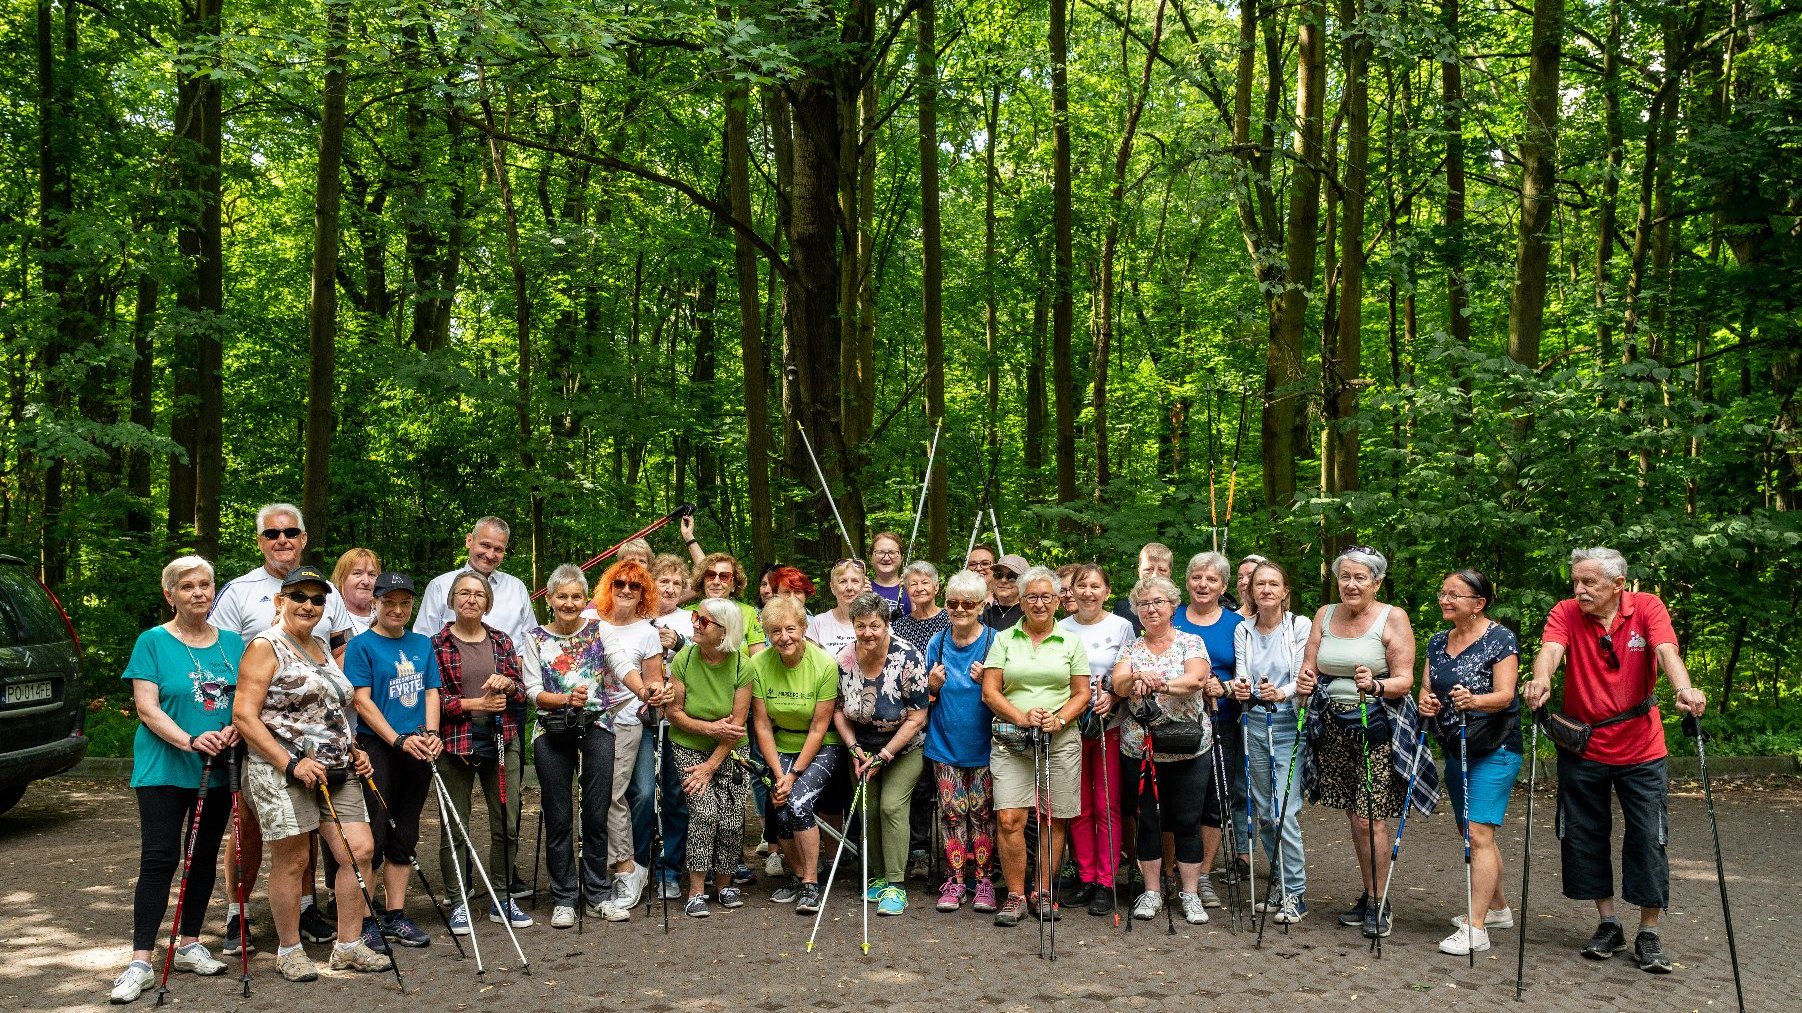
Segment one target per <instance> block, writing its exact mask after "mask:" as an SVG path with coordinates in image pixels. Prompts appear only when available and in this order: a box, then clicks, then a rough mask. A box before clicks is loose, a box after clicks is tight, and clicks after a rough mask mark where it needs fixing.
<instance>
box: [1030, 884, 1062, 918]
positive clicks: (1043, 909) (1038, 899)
mask: <svg viewBox="0 0 1802 1013" xmlns="http://www.w3.org/2000/svg"><path fill="white" fill-rule="evenodd" d="M1030 900H1031V902H1032V904H1034V905H1037V906H1036V907H1032V910H1031V914H1032V916H1033V917H1034V918H1038V917H1040V916H1043V917H1045V918H1046V919H1048V920H1050V921H1054V922H1056V921H1063V918H1064V912H1063V909H1061V908H1059V907H1058V906H1057V904H1055V903H1053V901H1052V899H1051V897H1050V896H1049V895H1047V894H1041V893H1040V892H1039V891H1037V890H1034V891H1033V892H1032V897H1031V898H1030Z"/></svg>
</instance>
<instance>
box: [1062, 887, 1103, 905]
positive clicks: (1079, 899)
mask: <svg viewBox="0 0 1802 1013" xmlns="http://www.w3.org/2000/svg"><path fill="white" fill-rule="evenodd" d="M1096 889H1097V887H1096V886H1095V884H1094V883H1084V882H1081V881H1078V882H1076V883H1073V884H1071V885H1070V886H1069V887H1067V888H1066V889H1065V890H1064V900H1063V904H1064V906H1065V907H1087V906H1088V904H1089V901H1092V900H1094V899H1095V891H1096Z"/></svg>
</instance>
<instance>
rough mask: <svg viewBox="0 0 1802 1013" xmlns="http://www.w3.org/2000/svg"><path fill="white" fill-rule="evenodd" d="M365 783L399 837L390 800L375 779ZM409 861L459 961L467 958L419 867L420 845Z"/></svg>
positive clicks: (367, 779) (447, 916) (368, 779)
mask: <svg viewBox="0 0 1802 1013" xmlns="http://www.w3.org/2000/svg"><path fill="white" fill-rule="evenodd" d="M363 783H364V784H365V785H366V786H368V788H369V792H370V794H372V795H374V796H375V804H376V805H379V806H381V807H382V818H383V819H385V820H387V821H388V833H389V834H391V835H394V836H399V835H400V828H399V827H398V826H395V824H394V813H393V811H392V810H390V809H389V808H388V800H387V799H385V798H383V797H382V789H380V788H378V787H376V784H375V778H374V777H365V778H363ZM407 861H408V862H411V863H412V865H413V871H414V872H417V873H419V885H420V886H422V887H425V895H426V896H427V897H430V898H431V900H432V910H434V911H436V912H438V917H439V918H442V919H443V920H444V931H445V934H446V935H449V936H450V937H451V942H452V943H455V944H456V947H457V959H458V960H462V959H463V958H464V957H465V956H466V954H464V952H463V941H462V940H461V939H458V938H457V934H456V933H455V932H452V931H451V924H450V915H447V914H445V913H444V905H442V904H440V903H438V895H437V894H435V893H433V892H432V883H431V880H428V879H426V878H425V870H424V869H422V868H420V866H419V846H418V845H414V846H413V853H412V854H411V855H408V856H407ZM384 938H386V937H384Z"/></svg>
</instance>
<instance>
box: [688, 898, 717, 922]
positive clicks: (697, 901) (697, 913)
mask: <svg viewBox="0 0 1802 1013" xmlns="http://www.w3.org/2000/svg"><path fill="white" fill-rule="evenodd" d="M682 913H683V914H685V915H687V916H688V917H690V918H706V917H707V916H709V915H711V914H713V912H712V911H709V910H707V895H706V894H704V893H697V894H695V895H694V896H693V897H690V898H688V903H686V904H684V905H682Z"/></svg>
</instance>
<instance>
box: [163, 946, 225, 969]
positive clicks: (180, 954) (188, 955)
mask: <svg viewBox="0 0 1802 1013" xmlns="http://www.w3.org/2000/svg"><path fill="white" fill-rule="evenodd" d="M171 963H172V964H173V965H174V967H175V969H176V970H177V971H187V972H188V973H190V974H198V975H200V976H201V977H211V976H213V975H215V974H220V973H222V972H224V970H225V962H224V961H222V960H219V959H217V958H216V957H214V956H213V955H212V954H211V953H209V952H208V951H207V948H206V947H205V946H204V945H203V944H201V943H200V942H199V941H198V940H196V941H195V942H192V943H189V944H188V945H186V946H183V947H180V948H178V949H177V950H176V951H175V959H174V960H173V961H171Z"/></svg>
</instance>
